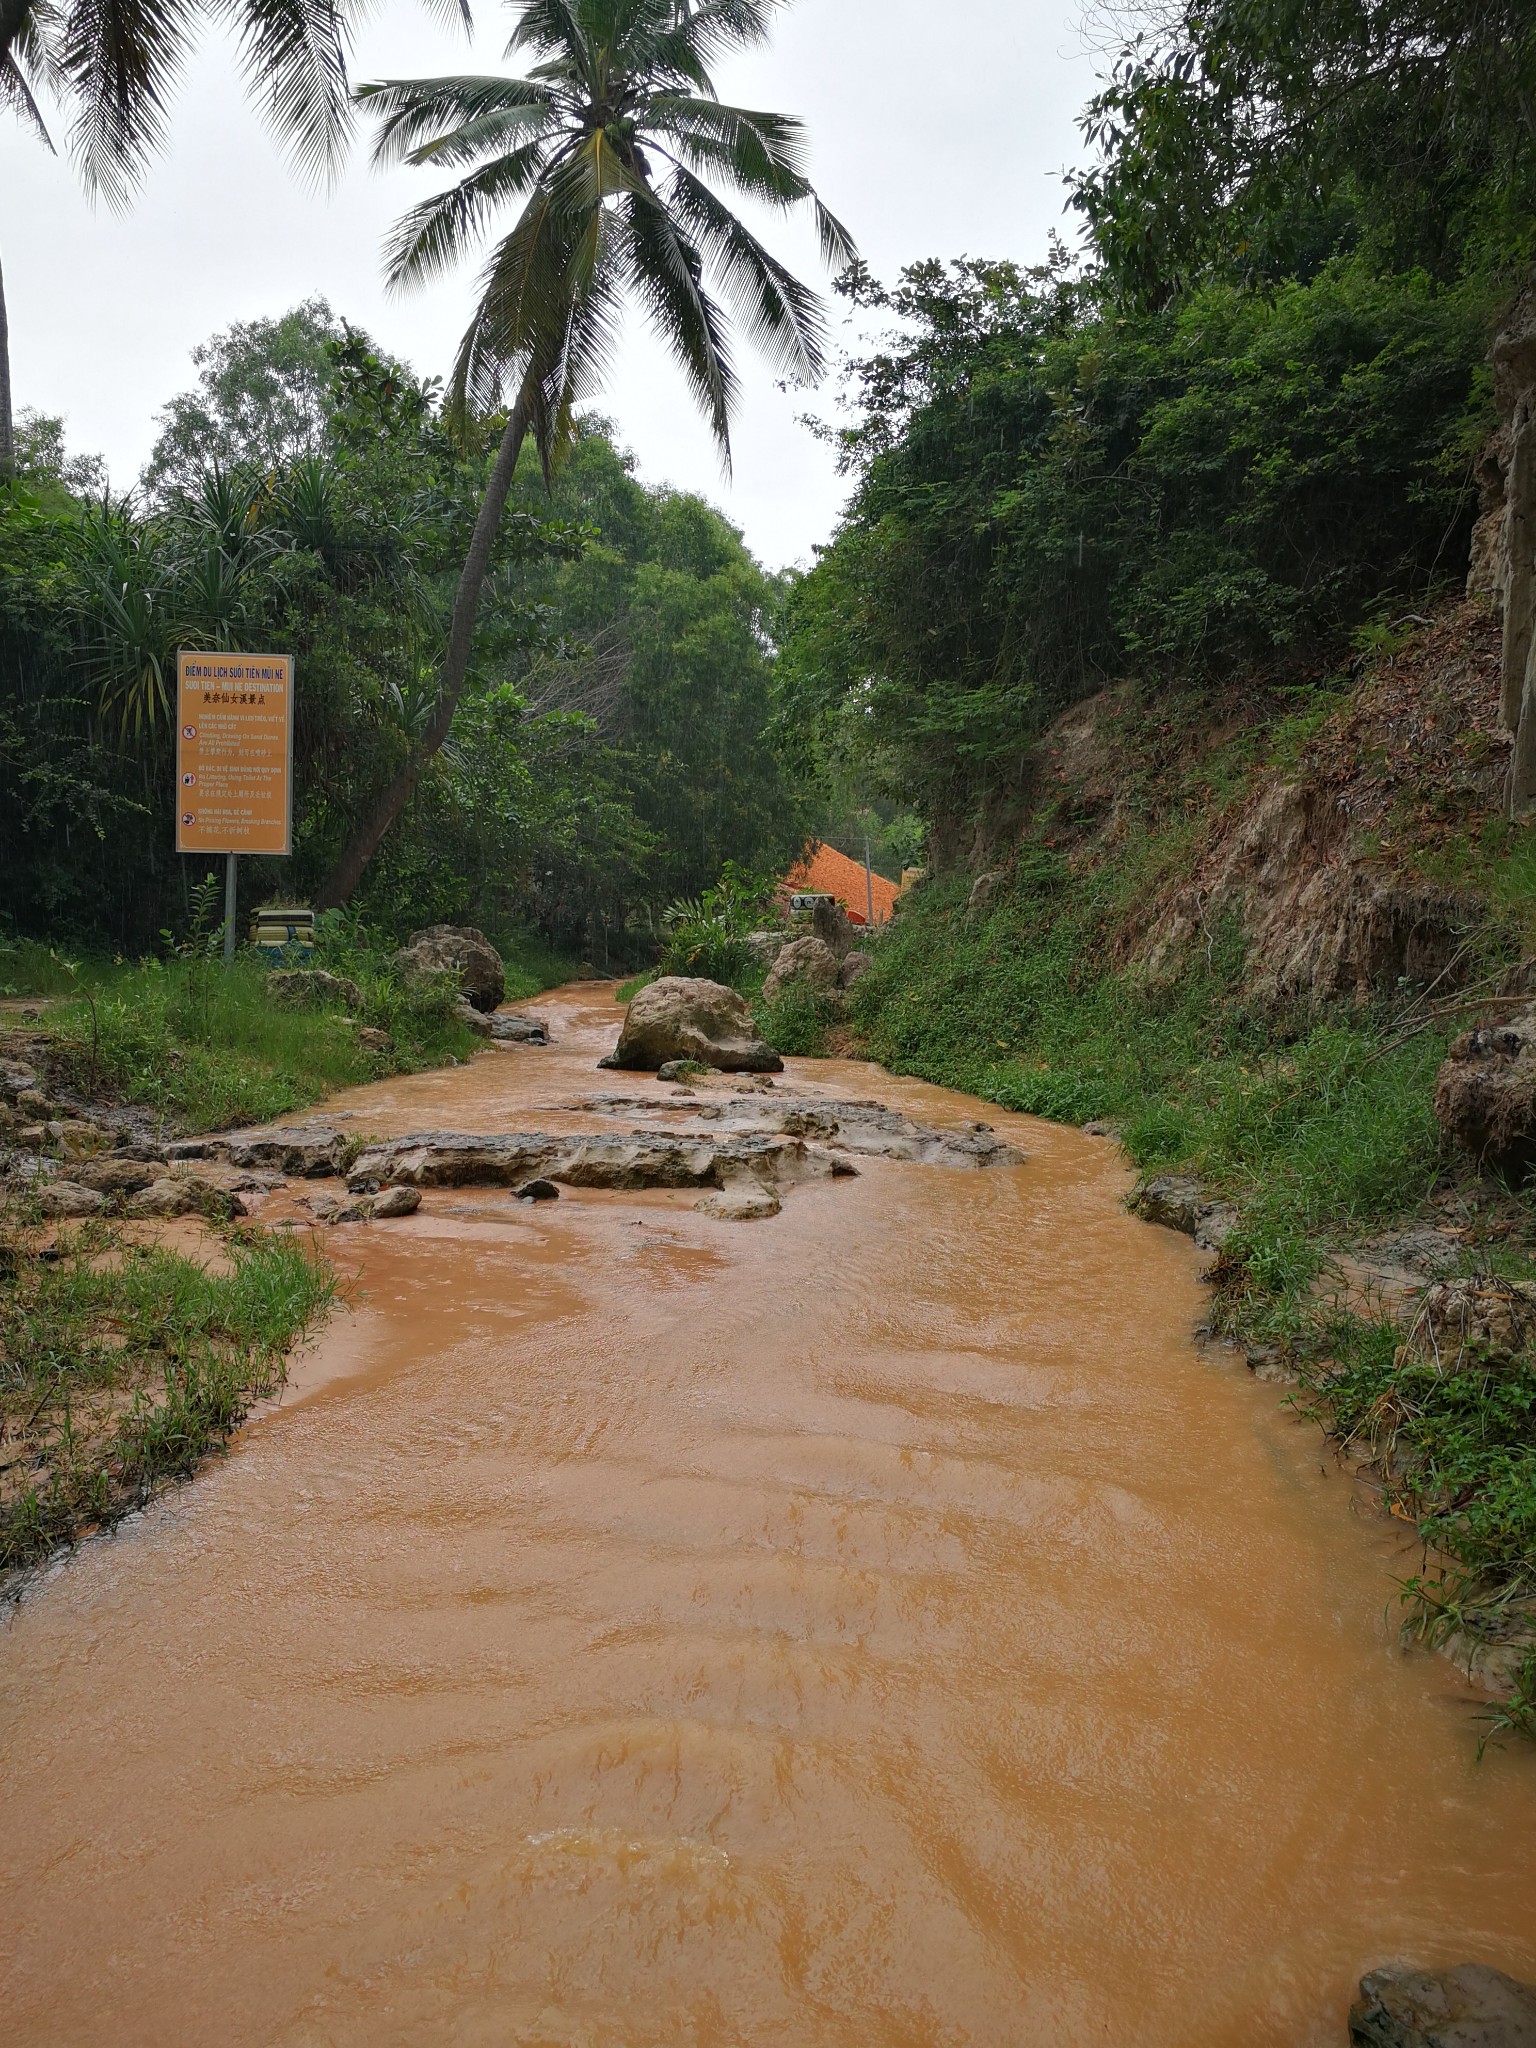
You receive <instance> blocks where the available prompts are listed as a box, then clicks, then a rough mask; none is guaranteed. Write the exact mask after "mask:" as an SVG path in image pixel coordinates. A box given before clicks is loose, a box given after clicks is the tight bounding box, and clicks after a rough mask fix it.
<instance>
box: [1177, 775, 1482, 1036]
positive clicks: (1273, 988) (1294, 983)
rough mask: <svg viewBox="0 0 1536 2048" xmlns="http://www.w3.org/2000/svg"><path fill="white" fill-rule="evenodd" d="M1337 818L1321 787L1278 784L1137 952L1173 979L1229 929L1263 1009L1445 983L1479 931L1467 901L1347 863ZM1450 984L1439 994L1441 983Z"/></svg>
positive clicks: (1348, 826)
mask: <svg viewBox="0 0 1536 2048" xmlns="http://www.w3.org/2000/svg"><path fill="white" fill-rule="evenodd" d="M1353 829H1354V828H1353V826H1352V823H1351V820H1350V817H1349V815H1348V813H1347V811H1346V810H1345V809H1344V807H1343V805H1342V804H1341V803H1340V802H1339V801H1338V799H1337V798H1336V797H1335V796H1334V795H1332V794H1331V793H1330V792H1329V791H1328V790H1326V789H1325V788H1321V787H1319V786H1317V785H1315V784H1311V783H1305V782H1277V783H1274V784H1272V785H1271V786H1269V787H1268V788H1267V789H1265V790H1264V791H1263V792H1262V793H1261V794H1260V795H1259V797H1258V798H1257V799H1256V800H1255V801H1254V802H1253V803H1252V804H1251V805H1250V806H1249V807H1248V808H1247V809H1246V811H1244V812H1243V813H1242V815H1241V816H1240V817H1239V819H1238V820H1237V821H1236V824H1235V826H1234V827H1233V828H1232V829H1231V830H1230V831H1228V832H1227V833H1226V834H1225V836H1224V837H1223V838H1222V839H1221V840H1220V841H1219V842H1218V843H1217V846H1216V847H1215V849H1214V851H1213V855H1212V857H1211V858H1210V859H1209V860H1208V862H1207V863H1206V864H1205V866H1204V868H1203V869H1202V871H1201V872H1200V873H1199V874H1198V875H1197V876H1196V878H1195V880H1194V882H1193V883H1192V884H1191V885H1189V886H1187V887H1185V888H1183V889H1181V890H1180V892H1179V893H1178V894H1177V895H1176V896H1175V897H1174V898H1173V899H1172V901H1171V902H1170V903H1169V904H1168V905H1167V906H1166V907H1165V909H1164V911H1163V914H1162V915H1161V916H1160V917H1159V918H1158V919H1157V921H1156V923H1155V925H1154V927H1153V931H1152V934H1151V937H1150V942H1149V944H1148V945H1147V947H1146V949H1145V953H1144V960H1145V965H1146V968H1147V971H1148V974H1149V976H1150V977H1151V979H1153V980H1154V981H1157V980H1165V979H1168V978H1171V977H1172V976H1173V975H1174V974H1176V973H1177V972H1178V970H1179V968H1180V967H1181V965H1182V964H1183V963H1184V961H1185V960H1186V958H1187V957H1188V956H1189V955H1190V954H1191V953H1192V952H1193V951H1194V950H1195V948H1196V947H1198V948H1200V949H1201V950H1202V951H1206V950H1208V949H1209V947H1210V946H1211V944H1212V943H1213V942H1214V941H1215V939H1216V938H1217V937H1218V936H1219V933H1220V930H1221V926H1222V924H1223V923H1224V922H1225V921H1226V920H1228V919H1232V920H1235V922H1236V925H1237V928H1238V930H1239V931H1240V933H1241V935H1242V937H1243V940H1244V942H1245V946H1246V965H1247V973H1248V976H1249V979H1250V982H1251V985H1252V988H1253V992H1254V994H1255V996H1256V997H1257V998H1258V999H1259V1000H1260V1001H1261V1002H1268V1003H1271V1004H1274V1005H1276V1006H1280V1007H1284V1006H1288V1005H1290V1004H1293V1003H1313V1002H1332V1001H1337V1000H1338V999H1340V998H1343V999H1345V1000H1348V1001H1355V1002H1363V1001H1365V1000H1366V998H1367V997H1368V996H1369V995H1370V994H1371V992H1372V991H1373V990H1375V989H1380V988H1383V987H1395V986H1396V985H1397V984H1399V983H1401V982H1404V981H1407V982H1412V983H1417V984H1420V985H1422V984H1425V983H1428V982H1430V981H1433V980H1434V979H1435V978H1436V977H1437V976H1439V975H1442V974H1444V973H1445V971H1446V969H1447V968H1448V967H1450V966H1451V963H1452V961H1453V959H1454V957H1455V955H1456V953H1457V951H1458V949H1459V948H1460V947H1461V945H1462V943H1463V941H1464V940H1465V938H1466V936H1467V934H1468V933H1469V932H1470V931H1472V930H1473V929H1474V928H1475V927H1476V925H1477V924H1478V923H1479V922H1480V921H1481V918H1482V915H1483V913H1482V910H1481V907H1480V905H1479V904H1478V903H1477V901H1476V900H1475V899H1474V898H1473V897H1470V896H1468V895H1465V894H1463V893H1461V892H1459V891H1456V890H1452V889H1440V888H1433V887H1430V886H1428V885H1425V884H1420V883H1410V882H1405V881H1402V880H1399V879H1398V878H1397V877H1395V876H1393V875H1391V874H1389V873H1384V872H1382V871H1381V870H1379V869H1378V868H1376V867H1375V866H1373V865H1371V864H1370V863H1368V862H1366V861H1364V860H1362V859H1359V858H1357V857H1356V856H1355V854H1354V852H1353V850H1352V847H1351V840H1352V836H1353ZM1447 985H1449V983H1448V984H1447Z"/></svg>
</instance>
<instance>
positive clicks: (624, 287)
mask: <svg viewBox="0 0 1536 2048" xmlns="http://www.w3.org/2000/svg"><path fill="white" fill-rule="evenodd" d="M511 4H512V5H513V6H514V8H515V10H516V13H517V17H518V19H517V26H516V28H515V30H514V32H513V36H512V40H511V43H510V45H509V54H510V53H511V52H513V51H524V52H527V53H528V55H529V56H530V57H531V58H532V59H533V60H534V61H533V62H532V64H531V66H530V68H529V70H528V73H527V75H526V76H525V77H491V78H483V77H482V78H472V77H453V78H432V79H419V80H414V81H397V82H394V83H388V84H379V85H370V86H364V87H362V88H361V89H360V90H359V93H358V98H359V99H360V100H362V101H363V102H365V103H366V104H367V105H368V106H369V107H371V109H372V110H373V112H374V113H375V114H377V115H379V116H380V117H381V119H382V126H381V129H380V132H379V135H378V138H377V142H376V144H375V149H374V157H375V161H376V162H378V163H382V164H396V163H400V162H405V163H411V164H421V165H427V166H441V167H442V168H444V169H453V170H456V171H462V172H463V173H464V175H463V176H461V177H460V178H459V179H458V181H457V182H456V183H455V184H452V185H450V186H449V187H448V188H447V189H446V190H445V191H442V192H439V193H437V194H435V195H434V197H432V198H430V199H428V200H426V201H425V202H424V203H423V204H422V205H420V206H418V207H415V208H414V209H413V210H412V211H411V212H410V213H408V214H406V215H405V217H404V218H403V219H402V220H401V221H400V222H399V223H398V225H397V227H396V229H395V232H394V235H393V237H392V239H391V242H390V245H389V249H388V253H387V271H388V277H389V281H390V284H391V285H392V286H394V287H397V288H398V287H403V286H408V285H415V284H420V283H423V282H425V281H426V280H428V279H430V278H433V277H435V276H437V275H438V274H439V273H441V272H442V271H443V270H445V269H446V268H447V267H448V266H449V265H450V264H452V263H454V262H455V261H457V260H458V259H459V258H461V257H462V256H463V255H464V253H465V252H466V251H467V250H468V249H469V248H470V247H471V246H472V245H473V244H475V243H476V242H477V241H478V239H479V238H480V236H481V234H482V232H483V231H484V230H485V228H486V226H487V224H488V222H489V220H490V218H491V216H492V215H493V214H494V212H495V211H496V210H497V209H498V208H499V207H501V206H504V205H506V204H507V203H508V202H512V201H520V202H521V210H520V212H519V213H518V215H517V218H516V219H515V220H514V222H513V223H512V226H511V228H510V230H509V231H508V232H507V233H506V234H505V235H504V236H503V237H502V238H501V240H500V241H499V242H498V243H497V244H496V246H495V248H494V250H493V252H492V254H491V257H490V260H489V262H488V263H487V265H486V267H485V270H484V272H483V274H482V278H481V289H480V298H479V303H478V305H477V306H476V308H475V312H474V317H473V319H472V320H471V322H470V325H469V328H468V331H467V332H466V334H465V336H464V339H463V342H462V343H461V345H460V348H459V352H458V357H457V360H456V362H455V365H454V371H453V377H452V380H451V383H450V387H449V408H450V413H451V415H452V416H453V418H454V419H455V420H456V422H457V424H458V425H459V426H460V427H461V428H462V427H464V426H466V425H467V424H468V423H469V422H470V421H471V420H483V419H484V418H485V417H486V416H487V415H493V414H495V413H496V412H497V411H498V410H499V409H500V408H501V407H502V406H503V405H504V404H506V403H507V401H508V399H510V401H511V403H510V410H509V411H508V412H507V415H506V425H505V427H504V429H503V431H502V434H501V440H500V445H499V447H498V449H497V452H496V456H495V460H494V461H493V463H492V465H491V469H490V474H489V477H488V480H487V483H486V487H485V494H484V497H483V499H482V502H481V507H480V513H479V517H478V519H477V521H476V524H475V530H474V535H473V538H472V540H471V542H470V546H469V550H468V554H467V557H466V560H465V563H464V569H463V573H462V575H461V576H460V579H459V584H458V589H457V593H456V595H455V598H454V604H453V613H452V618H451V621H450V624H449V630H448V642H447V647H446V651H445V655H444V661H443V670H442V680H441V687H440V690H439V693H438V698H437V704H436V707H435V709H434V711H433V715H432V717H431V719H430V720H429V721H428V723H427V726H426V729H425V731H424V732H423V733H422V735H421V737H420V739H419V740H418V741H417V743H416V744H415V745H414V746H413V747H412V749H411V751H410V753H409V754H408V756H407V758H406V760H405V762H404V764H403V766H402V767H401V769H400V770H399V772H398V773H397V774H396V776H395V778H394V780H393V781H392V782H391V783H390V785H389V787H388V788H387V789H386V790H384V792H383V793H382V794H381V796H380V797H379V799H378V801H377V802H376V804H375V805H374V807H373V809H372V811H371V812H370V813H369V814H368V815H367V816H366V817H365V818H364V819H363V820H362V821H361V823H360V824H359V825H358V827H357V829H356V830H355V831H354V832H353V834H352V836H351V838H350V839H349V841H348V842H347V844H346V846H345V847H344V849H343V851H342V854H341V856H340V858H339V860H338V861H337V864H336V866H335V868H334V869H333V871H332V873H331V874H330V876H329V877H328V878H327V880H326V882H325V884H324V886H323V888H322V889H321V891H320V892H319V895H318V898H317V901H318V902H319V903H320V904H321V905H334V904H338V903H343V902H345V901H346V900H347V898H348V897H349V896H350V895H351V893H352V891H353V889H354V888H355V887H356V886H357V883H358V880H359V879H360V877H361V876H362V873H363V871H364V869H365V868H366V866H367V864H368V861H369V860H370V859H371V857H372V855H373V853H374V851H375V849H376V848H377V847H378V845H379V843H380V841H381V840H382V839H383V837H384V835H385V833H386V832H387V831H388V830H389V828H390V826H391V825H392V824H393V822H394V820H395V819H396V818H397V817H398V816H399V814H400V812H401V810H402V809H403V808H404V806H405V804H406V803H407V802H408V801H409V799H410V797H411V794H412V792H413V791H414V790H415V788H416V785H417V783H418V782H419V781H420V779H421V776H422V773H423V772H424V770H425V768H426V766H427V764H428V763H429V762H430V760H431V759H432V756H433V755H434V754H435V753H436V752H437V750H438V748H439V747H441V745H442V744H443V741H444V740H445V739H446V737H447V734H448V729H449V727H450V725H451V724H452V722H453V714H454V711H455V709H456V707H457V705H458V701H459V696H460V693H461V691H462V689H463V686H464V680H465V676H466V673H467V671H468V667H469V659H470V652H471V647H472V642H473V637H474V625H475V614H476V611H477V608H478V605H479V601H480V591H481V586H482V584H483V583H484V580H485V577H486V574H487V572H488V570H489V568H490V565H491V560H492V556H493V553H494V550H495V543H496V533H497V528H498V526H499V523H500V520H501V515H502V511H503V509H504V507H505V505H506V502H507V496H508V493H509V491H510V490H511V487H512V480H513V476H514V474H515V472H516V469H517V462H518V456H519V454H520V453H521V451H522V447H523V443H524V441H525V439H526V438H527V437H528V436H529V435H530V434H531V435H532V437H533V441H534V444H535V446H536V447H537V449H538V452H539V457H540V460H541V462H542V463H543V466H544V470H545V474H546V476H547V475H548V474H549V471H550V468H551V466H552V465H553V463H554V462H555V461H556V460H557V458H558V456H559V453H560V451H561V449H562V447H563V446H564V445H565V443H566V442H567V441H568V439H569V437H570V433H571V424H572V408H573V406H574V405H575V404H576V403H578V402H579V401H580V400H581V399H583V398H585V397H588V396H590V395H591V394H592V393H593V392H594V391H595V390H596V389H597V387H598V386H599V384H600V383H601V380H602V374H603V370H604V368H605V366H606V363H607V360H608V357H609V355H610V353H611V351H612V348H613V345H614V341H615V338H616V333H617V321H618V315H619V311H620V306H621V301H622V298H623V296H624V294H625V292H626V291H629V292H631V293H633V295H634V296H635V298H637V299H638V301H639V302H640V304H641V306H642V307H643V308H644V310H645V311H646V313H647V314H648V315H649V316H650V319H651V321H652V323H653V325H654V326H655V327H656V328H657V329H658V330H659V332H660V333H661V334H662V336H663V337H664V338H665V340H666V341H667V343H668V344H669V346H670V348H671V350H672V353H673V354H674V356H675V357H676V358H677V360H678V362H679V363H680V365H681V367H682V369H683V372H684V375H685V377H686V379H687V382H688V384H689V386H690V388H691V389H692V391H693V393H694V396H695V397H696V398H697V400H698V401H699V403H700V405H701V406H702V407H703V409H704V412H705V414H706V416H707V417H708V420H709V423H710V425H711V427H712V428H713V430H714V434H715V438H716V440H717V442H718V443H719V446H720V450H721V454H722V457H723V459H724V460H725V462H726V463H727V464H728V463H729V459H730V418H731V412H732V409H733V405H734V402H735V399H736V395H737V389H738V386H737V378H736V372H735V368H734V365H733V363H732V358H731V349H730V342H729V336H728V331H727V329H728V323H727V320H726V316H725V313H724V311H723V309H722V306H721V304H720V302H719V300H718V299H717V297H716V296H715V295H714V291H715V290H721V291H723V293H724V295H725V297H726V299H727V300H728V302H729V305H730V309H731V312H732V314H733V315H734V316H735V319H736V320H737V322H738V323H739V324H740V326H741V327H742V328H744V329H745V331H746V332H747V334H748V335H749V336H750V337H751V339H752V340H753V341H754V342H756V343H757V344H758V345H759V346H760V347H761V348H763V350H764V351H765V352H766V354H767V355H768V356H769V358H770V360H771V361H772V362H773V363H774V365H775V367H776V368H778V369H779V370H780V371H781V372H783V373H784V374H786V375H788V376H791V377H794V378H797V379H801V380H804V381H807V382H810V381H814V380H815V379H816V378H818V377H819V376H820V374H821V372H822V368H823V360H824V337H825V326H824V320H823V315H822V310H821V306H820V302H819V300H818V299H817V297H816V295H815V294H814V293H813V292H812V291H810V290H809V289H808V288H807V287H806V286H805V285H803V284H801V283H800V282H799V281H798V280H797V279H796V278H794V277H792V276H791V275H790V273H789V272H788V271H787V270H786V269H785V268H784V266H783V265H782V264H781V263H779V262H778V261H777V259H776V258H775V257H773V256H772V255H770V254H769V252H768V250H767V249H766V248H764V247H763V245H762V243H761V242H759V241H758V240H757V238H756V236H755V235H753V234H752V232H751V231H750V229H749V228H748V227H747V226H746V224H745V223H744V222H743V221H742V220H741V219H740V218H739V217H738V216H737V215H736V214H735V213H734V212H733V211H732V210H731V208H730V207H729V206H728V205H726V203H725V202H724V201H723V200H722V199H721V198H720V196H719V195H718V193H717V192H716V191H715V189H714V184H713V183H712V182H711V181H714V182H715V183H718V184H720V185H723V186H724V187H726V188H727V189H728V190H730V191H733V192H735V193H739V194H743V195H745V196H747V197H749V198H751V199H754V200H757V201H759V202H764V203H766V204H767V205H768V206H770V207H773V208H777V209H780V210H788V209H791V208H794V207H797V206H800V205H802V204H805V205H809V206H810V207H811V208H812V210H813V212H814V216H815V220H816V225H817V229H818V232H819V236H820V242H821V249H822V254H823V257H824V258H825V260H826V261H827V263H828V264H829V265H831V266H835V267H837V268H839V269H841V268H843V267H845V266H846V265H848V264H850V263H852V262H854V261H855V260H856V253H857V252H856V251H855V249H854V246H853V243H852V242H851V240H850V239H849V236H848V234H847V232H846V230H845V229H844V228H842V227H841V226H840V225H839V223H838V222H837V221H836V220H835V219H834V218H833V216H832V215H831V214H830V213H828V211H827V210H826V208H825V207H824V206H823V205H822V203H821V201H820V200H819V199H818V198H817V196H816V194H815V192H814V190H813V189H812V187H811V184H810V182H809V180H808V179H807V177H806V175H805V168H804V159H805V143H804V133H803V130H802V128H801V126H800V123H799V122H798V121H795V120H791V119H789V118H788V117H787V116H785V115H782V114H766V113H753V112H748V111H747V110H745V109H743V108H740V107H731V106H725V105H723V104H722V103H721V101H720V99H719V97H718V95H717V94H716V91H715V88H714V86H713V84H712V83H711V80H710V75H709V66H710V64H711V63H712V62H713V61H714V60H715V59H716V58H717V57H718V56H721V55H724V54H727V53H729V52H732V51H735V50H739V49H743V48H750V47H752V46H754V45H756V44H759V43H761V42H763V41H765V40H766V38H767V35H768V31H769V28H770V26H771V23H772V19H773V16H774V14H775V13H776V12H777V9H778V6H779V4H780V0H511ZM712 286H713V287H714V289H713V290H712Z"/></svg>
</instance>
